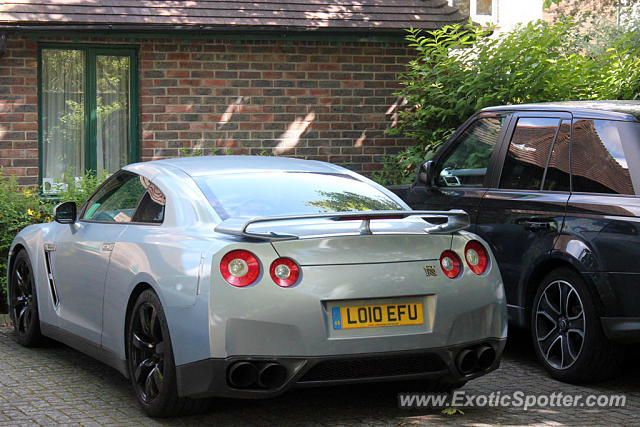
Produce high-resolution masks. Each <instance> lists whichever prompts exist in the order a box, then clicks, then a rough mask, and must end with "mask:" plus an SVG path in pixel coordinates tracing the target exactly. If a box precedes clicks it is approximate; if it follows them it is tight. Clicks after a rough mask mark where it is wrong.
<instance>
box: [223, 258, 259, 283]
mask: <svg viewBox="0 0 640 427" xmlns="http://www.w3.org/2000/svg"><path fill="white" fill-rule="evenodd" d="M220 273H222V277H224V280H226V281H227V283H228V284H230V285H232V286H236V287H239V288H242V287H245V286H249V285H250V284H252V283H253V282H255V281H256V279H257V278H258V276H259V275H260V263H259V262H258V259H257V258H256V257H255V255H253V254H252V253H251V252H249V251H245V250H235V251H231V252H229V253H227V254H226V255H225V256H223V257H222V260H221V261H220Z"/></svg>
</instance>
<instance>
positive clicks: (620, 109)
mask: <svg viewBox="0 0 640 427" xmlns="http://www.w3.org/2000/svg"><path fill="white" fill-rule="evenodd" d="M503 110H509V111H549V110H556V111H558V110H560V111H570V112H571V113H573V114H574V115H579V116H587V117H589V116H598V118H611V119H614V120H631V121H640V101H566V102H541V103H537V104H519V105H501V106H497V107H487V108H483V109H482V110H481V112H488V111H503ZM602 116H605V117H602ZM594 118H595V117H594Z"/></svg>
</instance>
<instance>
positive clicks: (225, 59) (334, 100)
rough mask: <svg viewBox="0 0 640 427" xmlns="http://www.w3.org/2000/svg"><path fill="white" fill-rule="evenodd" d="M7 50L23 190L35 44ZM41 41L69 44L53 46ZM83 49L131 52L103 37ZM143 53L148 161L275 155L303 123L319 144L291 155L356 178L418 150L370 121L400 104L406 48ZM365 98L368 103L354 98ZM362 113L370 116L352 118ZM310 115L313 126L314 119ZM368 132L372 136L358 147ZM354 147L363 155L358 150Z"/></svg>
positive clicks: (30, 175) (30, 157)
mask: <svg viewBox="0 0 640 427" xmlns="http://www.w3.org/2000/svg"><path fill="white" fill-rule="evenodd" d="M11 40H14V41H15V44H14V45H12V46H13V47H8V50H7V55H5V57H4V58H2V60H0V87H8V88H10V89H9V91H8V92H9V94H8V95H9V97H8V99H9V100H7V99H3V98H2V95H0V128H1V129H2V130H3V132H0V148H1V151H2V152H1V153H0V158H1V159H2V160H1V161H0V165H2V166H4V167H5V169H11V172H10V173H11V174H15V175H17V176H18V177H19V179H20V180H21V181H25V182H31V181H33V182H34V183H35V181H36V180H37V175H38V171H37V168H36V167H35V164H34V163H33V162H34V161H36V162H37V158H38V153H37V114H36V113H35V111H36V107H37V102H38V99H37V96H36V89H37V83H36V76H37V61H36V58H37V43H36V41H33V40H28V39H26V38H21V37H20V36H18V35H16V36H14V37H12V38H11ZM43 40H46V41H51V42H55V41H63V40H59V39H55V38H51V37H49V38H46V39H43ZM64 41H70V40H69V39H66V40H64ZM77 41H78V42H79V43H83V42H95V43H103V44H117V43H132V42H130V41H128V40H118V39H111V38H106V37H103V38H92V39H83V38H80V39H78V40H77ZM133 43H135V42H133ZM138 43H139V45H140V52H141V54H140V58H141V61H140V63H139V73H140V77H141V78H140V98H139V100H140V112H141V115H140V128H141V144H140V145H141V150H140V156H141V157H140V158H141V160H143V161H146V160H151V159H153V158H165V157H169V156H178V155H180V147H183V146H184V147H191V148H193V147H204V148H206V149H207V150H210V149H211V145H212V144H216V146H218V147H219V148H218V152H219V153H220V152H223V151H224V150H226V148H231V149H232V152H233V153H252V154H258V153H260V152H261V151H262V150H264V149H267V150H268V151H271V150H272V147H268V146H264V145H263V141H264V140H273V139H274V138H278V137H279V136H280V135H282V133H284V132H285V131H286V130H287V129H288V128H289V127H291V126H292V124H293V126H294V127H296V126H303V125H302V124H296V123H305V121H308V122H309V125H308V127H307V128H306V131H305V132H307V133H308V134H309V135H310V134H311V133H313V134H315V135H317V136H318V138H322V140H320V141H315V140H314V139H305V140H303V141H302V144H301V145H300V147H297V148H296V149H293V150H290V152H288V155H294V156H298V157H307V158H310V159H316V160H323V161H333V162H337V163H342V162H351V163H353V164H354V168H355V170H361V171H363V172H365V173H370V172H373V171H375V170H377V169H378V168H380V164H379V163H378V162H376V161H375V160H372V156H373V159H376V158H378V156H382V155H387V154H389V153H391V152H392V151H393V152H397V151H398V150H400V149H402V148H403V147H406V146H408V145H410V144H412V141H411V140H409V139H407V138H392V137H380V136H382V132H383V131H384V129H385V128H387V127H389V126H390V125H391V123H392V117H391V116H386V115H384V113H376V114H374V113H372V111H382V112H384V111H386V110H387V109H388V108H389V106H391V105H392V104H393V103H394V102H396V97H394V96H392V95H391V93H392V92H393V91H395V90H396V89H397V88H398V87H399V86H398V83H397V75H398V74H399V73H400V72H402V70H404V64H406V62H407V61H408V60H409V58H410V57H411V55H412V52H410V51H409V50H408V48H406V47H404V46H403V45H400V44H398V45H394V44H391V45H389V46H387V47H385V45H384V44H382V43H358V42H352V43H343V44H342V46H340V47H339V46H336V44H335V43H324V42H313V43H311V42H299V41H288V42H287V41H261V42H258V41H243V42H242V43H240V44H236V42H235V41H225V40H216V41H204V40H182V41H180V42H176V41H174V40H170V39H168V38H167V39H163V40H140V41H139V42H138ZM355 64H362V65H357V66H354V65H355ZM157 71H160V73H157ZM356 72H359V73H384V74H385V78H384V79H380V80H375V79H373V78H372V79H371V80H363V79H362V74H360V75H357V74H355V73H356ZM147 75H148V76H149V77H148V78H146V77H144V76H147ZM152 76H163V77H162V78H161V77H152ZM7 79H10V80H7ZM336 80H339V81H336ZM310 82H319V84H318V85H315V84H313V85H310ZM252 85H257V86H259V87H251V86H252ZM323 85H324V86H323ZM307 86H314V87H307ZM361 88H362V89H365V90H368V91H369V92H371V96H368V95H365V96H361V95H358V94H356V92H358V89H361ZM362 92H363V93H364V90H363V91H362ZM358 105H363V106H366V107H371V108H364V109H362V110H363V112H362V113H354V112H353V111H357V109H356V106H358ZM30 106H31V107H30ZM18 107H20V109H19V110H18V109H17V108H18ZM225 110H227V113H228V114H225ZM312 113H313V114H315V116H310V114H312ZM312 117H313V118H312ZM304 126H306V124H304ZM363 129H371V130H370V132H369V134H368V136H366V137H365V138H364V139H362V140H361V141H359V140H358V135H360V133H361V132H362V131H363ZM310 131H312V132H310ZM302 138H305V136H304V134H303V136H302ZM357 140H358V141H359V146H358V147H353V144H355V143H356V141H357ZM347 143H348V146H345V144H347ZM5 156H9V157H5ZM14 161H15V163H12V162H14ZM32 164H33V166H30V165H32Z"/></svg>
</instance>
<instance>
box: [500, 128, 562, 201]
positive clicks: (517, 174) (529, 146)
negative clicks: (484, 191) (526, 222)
mask: <svg viewBox="0 0 640 427" xmlns="http://www.w3.org/2000/svg"><path fill="white" fill-rule="evenodd" d="M559 124H560V120H559V119H553V118H545V117H522V118H520V119H518V123H517V125H516V129H515V131H514V132H513V136H512V137H511V142H510V143H509V151H508V152H507V157H506V159H505V161H504V167H503V168H502V175H501V176H500V188H505V189H514V190H540V188H541V186H542V178H543V175H544V169H545V168H546V166H547V161H548V160H549V152H550V150H551V146H552V145H553V141H554V139H555V137H556V132H557V131H558V125H559Z"/></svg>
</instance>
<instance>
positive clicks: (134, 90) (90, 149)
mask: <svg viewBox="0 0 640 427" xmlns="http://www.w3.org/2000/svg"><path fill="white" fill-rule="evenodd" d="M46 49H57V50H73V51H81V52H83V54H84V132H83V139H84V140H83V144H84V158H83V160H84V171H83V172H87V171H93V172H95V171H96V170H97V164H98V159H97V151H98V122H97V117H98V114H97V107H98V106H97V98H98V94H97V85H98V83H97V80H98V78H97V72H96V63H97V59H96V58H97V57H98V56H122V57H128V58H129V129H128V138H129V139H128V141H129V147H128V153H127V160H128V163H133V162H136V161H138V160H139V157H140V135H139V117H140V113H139V97H140V92H139V87H140V86H139V74H138V50H139V49H138V46H135V45H117V46H113V45H111V46H104V45H99V44H78V43H38V182H39V185H42V184H43V171H44V147H43V144H44V128H43V117H44V102H43V99H44V98H43V50H46ZM112 172H115V171H112ZM58 178H62V177H58Z"/></svg>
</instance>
